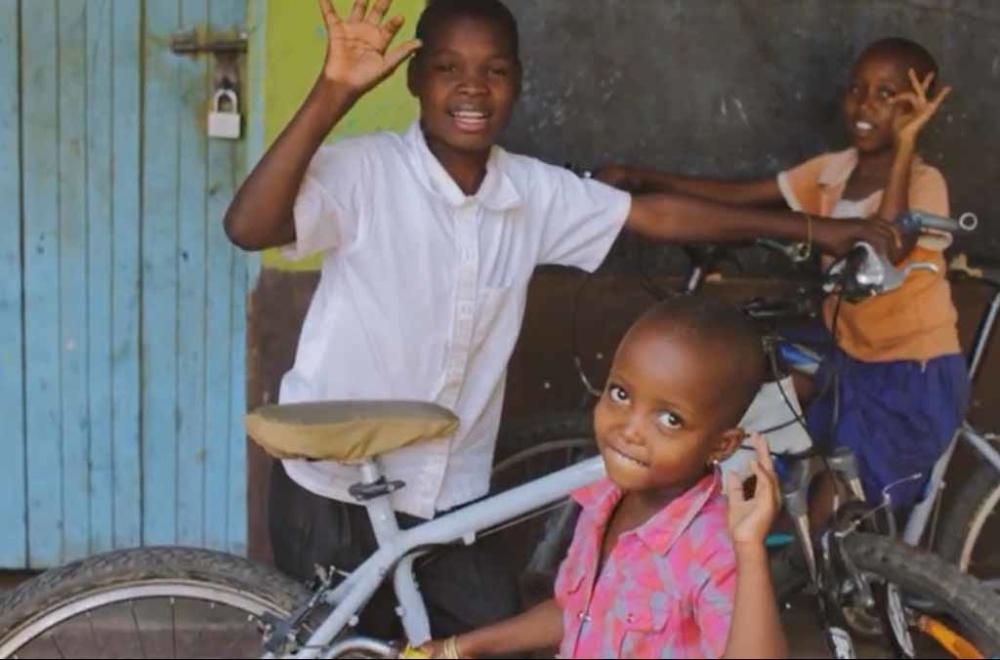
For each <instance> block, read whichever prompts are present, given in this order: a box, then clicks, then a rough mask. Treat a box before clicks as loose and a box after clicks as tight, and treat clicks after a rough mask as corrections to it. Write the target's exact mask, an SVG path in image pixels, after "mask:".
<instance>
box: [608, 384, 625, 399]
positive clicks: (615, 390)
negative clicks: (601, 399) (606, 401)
mask: <svg viewBox="0 0 1000 660" xmlns="http://www.w3.org/2000/svg"><path fill="white" fill-rule="evenodd" d="M608 396H609V397H610V398H611V400H612V401H614V402H615V403H625V402H626V401H628V392H626V391H625V390H624V388H622V387H620V386H618V385H612V386H611V387H609V388H608Z"/></svg>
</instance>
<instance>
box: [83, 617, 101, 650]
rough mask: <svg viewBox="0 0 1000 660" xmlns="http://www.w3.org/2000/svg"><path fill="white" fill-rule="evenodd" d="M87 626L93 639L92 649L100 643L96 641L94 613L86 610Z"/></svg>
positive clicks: (99, 645) (96, 647) (99, 646)
mask: <svg viewBox="0 0 1000 660" xmlns="http://www.w3.org/2000/svg"><path fill="white" fill-rule="evenodd" d="M85 614H86V617H87V626H88V627H89V628H90V638H91V639H92V640H94V650H95V651H96V650H97V649H99V648H101V643H100V642H98V641H97V632H96V631H95V630H94V615H93V614H91V613H90V612H86V613H85Z"/></svg>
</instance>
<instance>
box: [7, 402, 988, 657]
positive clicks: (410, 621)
mask: <svg viewBox="0 0 1000 660" xmlns="http://www.w3.org/2000/svg"><path fill="white" fill-rule="evenodd" d="M455 423H456V420H455V417H454V415H453V414H452V413H450V412H449V411H447V410H445V409H443V408H440V407H438V406H434V405H432V404H426V403H414V402H364V403H360V402H325V403H311V404H291V405H276V406H265V407H264V408H261V409H258V410H257V411H255V412H254V413H253V414H251V415H250V416H249V418H248V430H249V431H250V434H251V436H253V437H254V439H255V440H257V441H258V442H259V443H260V444H261V445H262V446H264V447H265V448H266V449H268V450H269V451H270V452H271V453H272V454H274V455H277V456H287V455H294V456H305V457H310V458H316V459H335V460H342V461H343V460H351V461H352V462H354V463H356V464H357V466H358V474H359V481H358V483H357V484H356V485H355V486H354V487H353V488H352V489H351V494H352V496H354V497H355V499H356V500H357V501H359V502H360V503H362V504H363V505H364V506H365V508H366V509H367V511H368V514H369V518H370V520H371V523H372V526H373V529H374V530H375V535H376V538H377V540H378V543H379V549H378V550H377V551H376V552H375V553H374V554H373V555H372V556H371V557H370V558H369V559H368V560H366V561H365V562H364V563H363V564H362V565H361V566H359V567H358V568H357V569H356V570H354V571H353V572H351V573H349V574H345V573H342V572H340V571H338V570H336V568H335V567H332V568H331V569H330V570H325V571H322V572H321V574H320V575H319V576H318V580H317V585H316V586H315V588H313V589H312V590H307V589H305V587H304V586H303V585H300V584H298V583H296V582H294V581H291V580H289V579H288V578H286V577H285V576H283V575H281V574H280V573H278V572H277V571H276V570H275V569H273V568H270V567H267V566H262V565H258V564H254V563H252V562H249V561H247V560H245V559H242V558H240V557H236V556H232V555H227V554H222V553H216V552H211V551H206V550H195V549H188V548H169V547H168V548H140V549H132V550H122V551H118V552H112V553H108V554H105V555H99V556H96V557H92V558H89V559H86V560H83V561H80V562H76V563H74V564H70V565H69V566H66V567H63V568H58V569H53V570H51V571H48V572H46V573H44V574H42V575H41V576H39V577H37V578H35V579H34V580H32V581H30V582H27V583H25V584H23V585H21V586H20V587H19V588H18V589H17V590H15V592H14V593H13V594H12V595H11V597H9V598H8V599H7V600H6V601H5V602H4V603H3V604H2V605H0V657H32V656H33V655H41V656H44V657H49V656H51V655H54V654H52V653H51V652H52V650H55V651H56V652H57V654H58V655H59V656H60V657H66V650H67V649H69V650H72V651H73V652H76V653H79V654H81V657H84V656H86V657H90V655H89V653H88V652H89V651H94V650H97V649H96V648H95V649H90V648H88V645H89V644H91V643H92V644H94V645H95V646H101V643H102V641H106V642H109V645H110V646H111V650H113V651H116V652H120V653H124V654H125V655H130V654H134V649H136V648H137V649H138V650H139V651H141V653H142V655H144V656H145V655H149V654H150V650H153V651H164V654H167V649H169V653H170V654H172V655H174V656H176V655H178V653H179V651H181V650H184V649H191V648H194V649H197V650H199V651H201V652H205V651H206V649H207V650H212V651H216V649H217V647H213V646H212V644H218V643H220V641H219V640H217V639H214V638H213V637H212V636H213V635H215V636H224V639H223V640H222V641H225V647H224V652H223V651H217V652H218V653H219V654H220V656H222V657H236V656H237V655H238V654H239V655H243V654H247V655H249V654H250V653H254V652H255V651H263V653H264V656H265V657H279V656H280V657H294V658H317V657H348V656H350V657H387V658H388V657H397V656H398V654H399V653H400V649H399V646H398V645H397V644H395V643H393V642H392V641H389V640H378V639H371V638H365V637H362V636H359V635H356V634H355V633H354V625H355V624H356V621H357V618H356V613H357V612H358V611H360V609H361V607H363V605H364V603H365V602H366V601H367V600H368V599H369V598H370V597H371V595H372V594H373V593H374V592H375V590H376V588H377V587H378V586H379V585H380V584H381V583H382V582H383V581H384V580H385V579H387V578H388V577H389V575H390V574H391V576H392V580H393V586H394V587H395V591H396V594H397V598H398V601H399V603H400V608H399V611H398V614H399V617H400V619H401V621H402V624H403V629H404V632H405V635H406V641H407V642H408V643H409V644H410V645H413V646H418V645H420V644H422V643H424V642H425V641H427V640H428V639H429V637H430V628H429V623H428V618H427V613H426V609H425V607H424V604H423V601H422V600H421V598H420V595H419V591H418V589H417V584H416V581H415V579H414V575H413V570H412V568H413V562H414V560H415V559H416V558H417V557H419V556H421V555H423V554H425V553H427V552H429V551H431V549H432V548H433V547H435V546H439V545H447V544H452V543H459V542H461V543H472V542H475V540H476V538H477V537H478V536H481V535H483V534H485V533H488V532H489V531H491V530H494V529H497V528H499V527H502V526H504V525H507V524H510V523H511V522H512V521H518V520H520V519H522V518H523V517H524V516H529V515H531V516H535V517H536V519H537V518H538V517H544V516H545V515H546V514H549V513H551V512H552V511H553V510H555V509H557V508H560V507H563V506H564V502H565V501H566V499H567V496H568V495H569V493H570V492H572V491H573V490H575V489H576V488H578V487H580V486H582V485H585V484H587V483H590V482H592V481H594V480H596V479H598V478H600V477H601V476H602V475H603V463H602V461H601V459H600V458H599V457H596V456H592V457H587V458H583V460H581V461H580V462H576V463H574V464H572V465H569V466H568V467H564V468H562V469H560V470H558V471H556V472H554V473H552V474H549V475H547V476H544V477H541V478H538V479H532V480H530V481H529V482H528V483H525V484H523V485H519V486H516V487H514V488H512V489H510V490H506V491H504V492H501V493H499V494H496V495H493V496H491V497H488V498H487V499H484V500H481V501H479V502H476V503H473V504H470V505H468V506H466V507H464V508H462V509H459V510H457V511H454V512H451V513H449V514H447V515H444V516H442V517H440V518H437V519H435V520H432V521H429V522H427V523H425V524H422V525H419V526H417V527H413V528H410V529H408V530H406V531H400V530H399V528H398V526H397V524H396V521H395V517H394V515H393V512H392V510H391V506H390V503H389V495H390V494H391V493H392V492H395V491H397V490H399V489H400V488H403V487H405V484H403V483H402V482H398V481H395V482H389V481H387V480H386V479H385V478H384V477H383V476H382V475H381V473H380V471H379V468H378V463H377V460H376V459H377V456H378V455H379V454H380V453H384V452H387V451H391V450H392V449H395V448H397V447H402V446H404V445H407V444H410V443H412V442H414V441H416V440H418V439H420V440H428V439H434V438H442V437H445V436H447V435H448V434H449V433H450V432H451V430H453V428H454V425H455ZM346 427H350V428H352V429H353V431H347V430H345V429H346ZM835 458H836V457H835ZM844 460H846V461H847V463H845V465H847V466H848V467H849V459H846V458H845V459H844ZM515 464H516V463H515ZM803 465H804V463H803ZM844 469H847V468H844ZM787 483H791V484H793V485H794V484H795V483H797V482H794V481H789V482H787ZM784 490H785V491H787V492H786V503H792V502H796V501H798V500H797V499H796V498H795V497H792V496H791V495H792V494H793V493H795V492H799V491H796V489H795V488H790V489H788V488H786V489H784ZM845 511H846V509H845ZM844 520H845V526H838V527H835V528H833V529H831V530H829V531H828V532H827V534H825V535H824V536H823V542H822V543H821V544H820V545H819V546H818V547H816V548H815V552H814V553H813V558H814V560H815V571H814V572H813V582H814V584H815V585H816V587H817V593H818V594H819V596H820V601H819V603H820V606H819V609H820V611H821V612H823V611H825V610H831V609H832V612H831V613H830V617H831V620H832V621H834V623H832V624H830V625H828V626H827V630H826V632H827V635H828V638H829V639H830V640H831V641H830V644H831V647H832V648H833V649H834V650H835V651H836V650H838V649H839V651H838V657H850V656H851V651H850V648H851V646H850V644H848V643H847V642H848V641H849V640H850V634H849V632H847V629H846V628H845V627H843V626H841V625H837V624H838V623H839V622H838V621H837V620H836V618H835V617H836V616H838V612H841V611H842V608H841V607H840V606H841V600H842V599H843V598H845V597H848V596H850V597H851V598H852V599H855V600H857V599H859V598H860V601H859V602H861V604H862V605H863V606H869V605H870V604H875V606H877V607H879V609H880V610H881V611H882V612H884V614H885V615H886V616H888V617H889V618H890V620H891V621H896V622H897V624H899V623H900V622H902V623H903V624H908V623H909V622H910V620H909V619H907V618H906V617H908V616H909V615H910V614H911V613H912V612H918V613H919V614H920V615H922V618H914V619H913V620H912V622H913V624H914V625H925V626H928V625H930V626H931V627H932V630H936V631H938V632H939V633H940V632H941V630H945V631H947V632H949V633H954V632H955V631H954V628H953V626H955V625H957V626H960V628H961V632H960V633H959V634H958V639H959V640H960V641H961V642H966V643H968V644H970V645H971V646H974V647H975V648H976V649H978V650H981V651H984V652H986V653H990V654H996V653H1000V620H998V619H997V616H996V615H995V614H993V615H991V613H998V612H1000V598H998V597H997V596H996V595H995V594H993V593H991V592H990V591H989V590H988V589H986V588H985V587H983V586H982V585H981V584H979V583H978V582H977V581H976V580H974V579H973V578H971V577H969V576H967V575H963V574H961V573H960V572H959V571H958V569H957V568H955V567H952V566H949V565H947V564H945V563H944V562H943V561H941V560H939V559H938V558H936V557H934V556H932V555H929V554H927V553H922V552H919V551H917V550H916V549H913V548H909V547H907V546H904V545H902V544H900V543H898V542H896V541H894V540H893V539H891V538H888V537H883V536H877V535H872V534H869V533H867V532H864V531H861V530H860V528H861V527H862V526H863V523H864V520H863V519H858V518H847V517H845V518H844ZM859 520H860V522H859ZM799 541H800V543H802V544H803V547H805V545H806V544H808V543H809V542H810V541H809V537H808V534H806V535H805V536H804V537H802V538H800V539H799ZM871 576H875V578H878V579H872V577H871ZM845 585H847V586H849V587H852V589H851V590H849V591H847V592H845V591H844V589H843V588H844V586H845ZM872 585H875V586H876V588H875V589H872ZM882 585H890V586H891V585H898V587H901V588H902V590H903V593H905V594H906V596H908V598H906V599H905V600H904V599H903V598H902V597H901V596H900V591H899V589H898V588H897V587H892V588H890V587H889V586H887V587H885V588H884V589H883V588H882ZM956 591H957V592H959V593H960V595H961V597H960V598H955V592H956ZM883 593H884V594H886V597H885V598H882V594H883ZM869 595H870V596H871V597H870V598H869ZM909 596H915V597H916V598H915V600H914V599H912V598H909ZM179 602H180V603H181V605H182V606H185V607H181V608H178V606H177V605H178V603H179ZM831 603H832V604H833V605H835V606H831ZM942 608H943V609H942ZM940 611H943V612H946V613H947V614H948V615H950V618H949V619H948V621H947V623H946V622H944V621H943V620H942V617H941V616H940V615H939V612H940ZM140 620H141V621H142V623H143V624H147V623H148V624H151V625H148V626H147V627H146V630H145V634H144V632H143V630H142V629H141V627H140ZM178 621H180V623H181V625H180V626H178ZM935 626H937V627H936V628H935ZM897 627H898V628H901V630H902V631H903V633H908V631H909V627H908V626H907V625H903V626H902V627H900V626H897ZM230 634H232V637H231V636H230ZM898 637H900V638H901V639H903V641H904V642H905V639H906V637H905V636H904V635H903V634H902V633H900V634H899V635H898ZM233 638H235V639H233ZM935 639H936V638H935ZM845 640H846V641H845ZM102 650H107V649H106V648H105V649H102ZM130 651H131V653H130ZM154 654H155V653H154ZM255 654H256V653H255ZM136 655H137V654H136Z"/></svg>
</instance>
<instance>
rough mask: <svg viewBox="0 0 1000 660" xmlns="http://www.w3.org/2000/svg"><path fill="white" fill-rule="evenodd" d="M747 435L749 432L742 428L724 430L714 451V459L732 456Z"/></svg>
mask: <svg viewBox="0 0 1000 660" xmlns="http://www.w3.org/2000/svg"><path fill="white" fill-rule="evenodd" d="M745 437H747V434H746V432H745V431H744V430H743V429H741V428H733V429H729V430H728V431H723V432H722V434H721V435H720V436H719V440H718V442H717V443H716V445H715V449H714V450H713V451H712V460H713V461H724V460H726V459H727V458H729V457H730V456H732V455H733V452H734V451H736V450H737V449H739V446H740V444H741V443H742V442H743V438H745Z"/></svg>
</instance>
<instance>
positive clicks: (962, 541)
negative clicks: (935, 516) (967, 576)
mask: <svg viewBox="0 0 1000 660" xmlns="http://www.w3.org/2000/svg"><path fill="white" fill-rule="evenodd" d="M998 516H1000V472H998V471H997V470H996V468H994V467H993V465H991V464H989V463H982V464H980V465H979V467H978V468H977V469H976V471H975V472H974V473H973V474H972V478H971V479H969V480H967V481H966V482H965V483H964V484H963V485H962V488H961V490H960V491H959V493H958V495H957V496H956V498H955V504H954V505H953V506H952V508H951V509H950V510H949V511H948V514H947V515H946V516H945V518H944V520H943V521H942V523H941V532H940V533H939V534H938V538H939V539H940V541H939V542H938V543H937V551H938V553H939V554H940V555H941V556H942V557H944V558H945V559H947V560H948V561H950V562H952V563H954V564H955V565H957V566H958V567H959V569H960V570H961V571H962V572H963V573H970V572H971V573H972V574H973V575H975V576H976V577H978V578H984V579H990V580H996V579H997V578H1000V549H998V548H993V551H992V553H991V554H990V555H989V557H988V558H987V559H986V560H985V564H984V565H982V566H976V567H972V566H971V563H972V560H973V557H974V555H975V553H976V549H977V546H978V544H979V541H980V540H982V539H984V538H986V540H987V541H988V540H989V536H990V535H989V534H986V535H985V537H984V532H985V531H986V530H987V527H988V523H990V522H993V527H992V529H995V528H996V521H997V520H1000V517H998ZM970 569H971V570H970Z"/></svg>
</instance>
